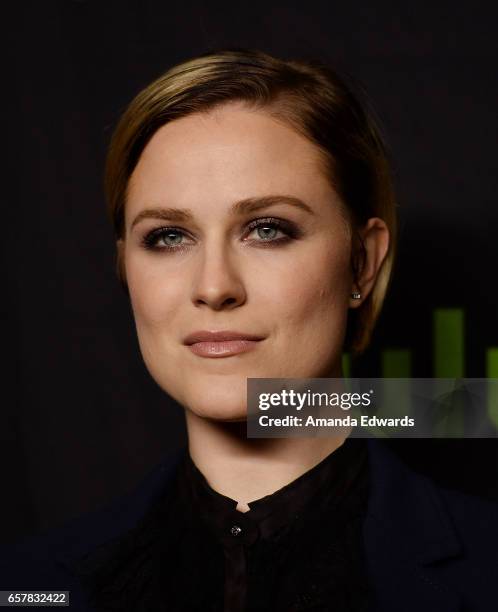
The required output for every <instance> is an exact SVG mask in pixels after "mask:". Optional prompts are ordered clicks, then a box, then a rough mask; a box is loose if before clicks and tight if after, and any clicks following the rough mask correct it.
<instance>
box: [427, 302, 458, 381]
mask: <svg viewBox="0 0 498 612" xmlns="http://www.w3.org/2000/svg"><path fill="white" fill-rule="evenodd" d="M433 330H434V377H435V378H463V377H464V369H465V360H464V328H463V310H462V309H461V308H437V309H436V310H435V311H434V327H433Z"/></svg>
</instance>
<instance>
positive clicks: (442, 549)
mask: <svg viewBox="0 0 498 612" xmlns="http://www.w3.org/2000/svg"><path fill="white" fill-rule="evenodd" d="M368 446H369V464H370V477H371V480H370V482H371V490H370V491H371V492H370V496H369V502H368V510H367V516H366V519H365V522H364V541H365V551H366V559H367V570H368V573H369V576H370V577H371V581H372V588H373V589H374V592H375V595H376V598H377V601H376V605H375V606H374V608H373V611H377V610H378V611H379V612H380V611H382V612H391V611H392V612H399V610H403V612H432V611H434V612H458V611H460V610H461V609H462V601H461V597H460V596H459V595H458V594H457V593H456V592H455V590H454V589H452V588H451V586H447V585H446V584H443V583H441V582H440V580H438V577H437V567H431V564H434V563H436V562H442V561H445V560H449V559H451V558H452V557H456V556H458V555H460V554H461V553H462V551H463V547H462V544H461V542H460V540H459V538H458V536H457V534H456V532H455V531H454V529H453V527H452V524H451V522H450V519H449V517H448V515H447V512H446V510H445V508H444V506H443V504H442V502H441V499H440V496H439V494H438V492H437V488H436V487H435V486H434V484H433V483H432V482H431V481H430V480H429V479H428V478H425V477H424V476H422V475H419V474H417V473H416V472H413V471H412V470H410V469H409V468H408V467H406V466H405V465H404V464H403V463H402V462H401V461H400V460H398V459H397V458H396V456H395V455H394V453H393V452H392V451H390V450H389V449H388V448H387V447H386V446H385V445H384V444H383V443H382V442H381V441H379V440H376V439H369V440H368Z"/></svg>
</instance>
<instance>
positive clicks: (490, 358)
mask: <svg viewBox="0 0 498 612" xmlns="http://www.w3.org/2000/svg"><path fill="white" fill-rule="evenodd" d="M486 378H498V347H491V348H488V350H487V351H486ZM488 415H489V418H490V419H491V421H492V422H493V423H496V424H497V425H498V385H489V386H488Z"/></svg>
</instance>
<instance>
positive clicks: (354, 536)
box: [83, 438, 369, 612]
mask: <svg viewBox="0 0 498 612" xmlns="http://www.w3.org/2000/svg"><path fill="white" fill-rule="evenodd" d="M367 497H368V465H367V448H366V443H365V441H364V440H362V439H357V438H356V439H352V438H348V439H346V441H345V442H344V444H343V445H342V446H340V447H339V448H338V449H336V450H335V451H334V452H332V453H331V454H329V455H328V456H327V457H326V458H325V459H323V460H322V461H321V462H320V463H319V464H318V465H316V466H315V467H313V468H312V469H310V470H308V471H307V472H305V473H304V474H302V475H301V476H300V477H298V478H297V479H295V480H294V481H292V482H291V483H290V484H288V485H286V486H284V487H283V488H281V489H279V490H278V491H276V492H275V493H272V494H271V495H267V496H265V497H263V498H261V499H258V500H256V501H253V502H250V503H249V504H248V505H249V508H250V510H249V511H247V512H240V511H238V510H236V506H237V501H236V500H233V499H230V498H229V497H226V496H224V495H221V494H220V493H218V492H216V491H215V490H213V489H212V488H211V487H210V485H209V484H208V482H207V481H206V479H205V478H204V476H203V475H202V473H201V472H200V471H199V470H198V468H197V467H196V466H195V464H194V463H193V461H192V459H191V457H190V455H189V453H188V450H187V449H185V455H184V458H183V460H182V462H181V464H180V466H179V469H178V470H177V474H176V479H175V483H174V486H173V487H171V488H170V489H169V491H168V494H167V495H165V496H163V498H161V500H160V501H159V502H158V503H156V506H155V507H154V508H153V509H151V511H150V512H149V513H148V515H147V516H146V517H145V518H144V520H142V522H141V523H140V524H139V525H138V527H137V528H136V529H134V530H132V531H131V532H129V533H128V534H127V535H125V536H124V537H123V538H121V539H120V540H119V541H118V542H115V543H114V544H113V545H112V546H111V547H110V548H109V547H108V548H107V550H106V549H104V550H103V551H100V552H99V553H98V555H97V556H95V555H94V559H93V560H92V559H90V560H89V562H88V560H87V561H86V562H85V563H86V564H85V565H84V566H83V569H84V575H86V578H85V580H86V581H87V582H89V586H90V589H91V590H92V591H93V601H94V602H95V609H96V610H121V611H123V610H133V612H140V611H144V612H145V611H150V612H152V611H154V612H158V611H160V610H168V611H177V610H182V611H191V612H196V611H199V612H200V611H201V610H202V611H203V612H208V611H211V612H253V611H263V610H268V611H270V610H271V611H272V612H273V611H275V612H284V611H285V612H301V611H305V610H306V611H308V610H309V611H311V610H313V611H316V612H318V611H323V612H324V611H326V610H327V611H329V610H330V611H332V610H333V611H334V612H346V611H347V612H353V611H354V612H360V611H365V610H367V609H368V602H369V586H368V578H367V576H366V572H365V566H364V555H363V538H362V523H363V518H364V514H365V511H366V503H367ZM95 560H96V562H95Z"/></svg>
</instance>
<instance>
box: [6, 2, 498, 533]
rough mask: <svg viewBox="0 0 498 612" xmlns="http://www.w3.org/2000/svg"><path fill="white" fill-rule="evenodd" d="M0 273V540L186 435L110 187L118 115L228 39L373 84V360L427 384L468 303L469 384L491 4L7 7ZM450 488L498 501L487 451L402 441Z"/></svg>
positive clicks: (489, 342) (479, 277)
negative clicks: (396, 357)
mask: <svg viewBox="0 0 498 612" xmlns="http://www.w3.org/2000/svg"><path fill="white" fill-rule="evenodd" d="M10 4H11V6H10V8H8V9H7V10H6V11H4V15H3V16H4V19H3V37H4V39H6V42H7V44H8V61H7V64H6V66H5V73H4V74H3V87H4V89H3V90H4V95H3V98H4V101H5V102H6V103H7V110H6V111H5V114H4V116H3V122H2V126H3V132H4V134H3V137H4V138H6V141H5V140H4V141H3V142H4V143H5V142H6V146H5V147H4V148H5V150H6V152H7V159H6V162H4V163H6V177H5V179H4V181H5V182H4V187H7V189H5V190H4V194H5V198H6V199H5V201H4V202H3V206H2V221H3V236H2V238H3V240H2V243H3V245H4V247H5V253H4V262H5V264H4V266H3V268H2V276H1V281H2V285H3V286H4V289H5V290H4V292H3V295H4V298H3V300H2V304H1V305H2V308H3V319H2V320H3V336H2V337H3V349H4V358H5V362H4V368H3V373H4V376H3V387H4V394H3V395H4V401H3V402H2V410H1V413H0V431H1V445H0V448H1V455H0V464H1V466H2V474H1V483H2V494H3V495H2V498H3V503H2V520H1V523H0V525H1V527H0V538H1V539H3V540H10V539H15V538H17V537H18V536H20V535H24V534H27V533H31V532H35V531H39V530H43V529H46V528H50V527H53V526H55V525H58V524H61V523H62V522H64V521H66V520H67V519H69V518H71V517H73V516H76V515H78V514H80V513H82V512H85V511H88V510H91V509H95V508H98V507H101V506H102V505H103V504H105V503H107V502H108V501H110V500H111V499H112V498H114V497H115V496H117V495H120V494H122V493H124V492H126V491H127V490H129V489H130V488H131V487H132V486H133V485H134V484H135V483H137V482H138V481H139V480H140V479H141V478H142V477H143V475H144V474H145V473H146V472H147V471H148V470H149V469H151V468H152V467H153V466H154V465H155V464H156V463H157V462H158V461H159V460H160V458H161V457H162V456H163V454H164V453H166V452H168V450H170V449H173V448H176V447H177V446H179V445H182V444H184V443H185V441H186V438H185V427H184V423H183V413H182V409H181V408H180V407H179V406H178V405H176V404H175V403H174V402H173V401H172V400H171V399H170V398H168V397H167V396H166V395H165V394H164V393H163V392H162V391H161V389H160V388H159V387H158V386H157V385H156V383H155V382H154V381H153V380H152V379H151V378H150V376H149V374H148V372H147V371H146V369H145V366H144V364H143V363H142V360H141V356H140V352H139V348H138V343H137V340H136V337H135V328H134V323H133V318H132V314H131V310H130V308H129V305H128V302H127V300H126V298H125V296H124V294H123V293H122V292H121V290H120V288H119V286H118V282H117V280H116V278H115V275H114V244H113V235H112V231H111V227H110V224H109V223H108V222H107V219H106V217H105V212H104V199H103V190H102V173H103V164H104V156H105V150H106V146H107V143H108V140H109V137H110V135H111V132H112V128H113V126H114V125H115V122H116V120H117V118H118V116H119V114H120V112H121V111H122V110H123V109H124V107H125V105H126V104H127V103H128V102H129V101H130V100H131V98H132V97H133V96H134V95H135V94H136V93H137V92H138V91H139V89H141V88H142V87H144V86H145V85H147V84H148V83H149V82H150V81H151V80H152V79H154V78H156V77H157V76H159V75H160V74H161V73H162V72H164V71H165V70H166V69H167V68H169V67H170V66H171V65H172V64H174V63H177V62H179V61H181V60H184V59H187V58H189V57H192V56H194V55H196V54H199V53H202V52H205V51H208V50H212V49H216V48H220V47H224V46H247V47H255V48H260V49H262V50H264V51H267V52H270V53H274V54H276V55H280V56H283V57H317V58H320V59H324V60H328V61H330V62H331V63H332V64H333V65H335V66H336V67H337V68H339V70H344V71H347V72H348V73H351V74H352V75H353V76H355V77H356V78H357V79H358V80H359V81H360V82H361V83H363V85H364V86H365V88H366V90H367V92H368V93H369V97H370V100H371V102H372V104H373V106H374V108H375V109H376V111H377V114H378V115H379V116H380V117H381V119H382V122H383V125H384V129H385V132H386V134H387V137H388V142H389V144H390V148H391V151H392V155H393V159H394V175H395V181H396V186H397V191H398V200H399V203H400V219H401V251H400V258H399V262H398V266H397V269H396V275H395V279H394V283H393V286H392V289H391V293H390V295H389V298H388V300H387V302H386V307H385V310H384V312H383V315H382V317H381V320H380V322H379V325H378V329H377V331H376V334H375V337H374V341H373V344H372V347H371V349H370V350H369V352H368V353H367V354H366V355H365V357H364V358H362V360H361V361H360V362H359V363H357V364H356V366H355V368H356V370H355V372H356V373H357V375H364V376H370V377H371V376H378V375H380V373H379V352H380V350H381V349H382V348H383V347H394V348H396V347H408V348H409V349H410V350H411V351H412V354H413V375H414V376H418V377H430V376H432V361H431V359H432V357H431V355H432V352H431V326H432V316H433V310H434V308H436V307H457V308H463V309H464V311H465V321H466V325H465V358H466V360H465V375H466V376H467V377H483V376H485V366H484V355H485V348H486V347H489V346H497V345H498V322H497V317H496V312H497V305H498V289H497V285H496V275H495V268H496V259H497V257H496V255H497V246H496V235H495V232H496V229H497V228H498V224H497V221H498V208H497V205H496V193H497V188H496V187H497V185H496V183H497V179H496V177H497V175H498V156H497V154H496V143H497V124H498V119H497V115H496V102H497V95H496V94H497V90H498V84H497V79H496V65H497V50H498V49H497V42H496V30H497V19H496V17H497V12H498V11H497V9H496V5H495V4H493V5H492V4H491V3H490V4H489V6H488V5H486V4H482V3H479V2H468V1H467V2H460V3H454V2H449V1H448V2H430V3H426V4H424V3H422V4H421V3H412V4H411V5H409V4H406V3H405V4H403V3H396V2H387V1H385V0H384V1H382V0H378V1H377V2H375V3H371V2H363V3H358V2H316V3H313V2H302V3H289V2H285V3H284V2H264V3H263V2H253V3H244V4H240V3H235V2H230V3H228V2H225V3H202V2H193V1H189V0H186V1H182V2H173V3H172V2H166V1H158V0H154V1H151V0H149V1H143V0H142V1H131V0H119V1H105V0H101V1H96V0H90V1H70V0H66V1H59V2H56V1H40V2H32V3H28V2H22V1H21V2H18V3H17V4H14V3H10ZM390 444H391V445H392V447H393V448H394V449H395V450H396V452H398V453H399V454H400V455H401V456H402V458H403V459H404V460H406V461H407V462H408V463H409V464H411V465H412V466H413V467H415V468H417V469H418V470H420V471H422V472H424V473H427V474H429V475H431V476H432V477H433V478H435V479H436V480H438V481H440V482H442V483H443V484H445V485H447V486H452V487H455V488H459V489H461V490H465V491H467V492H472V493H475V494H479V495H482V496H487V497H491V498H494V499H498V485H497V482H498V453H497V442H496V441H495V440H404V441H402V440H397V441H392V442H391V443H390Z"/></svg>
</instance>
